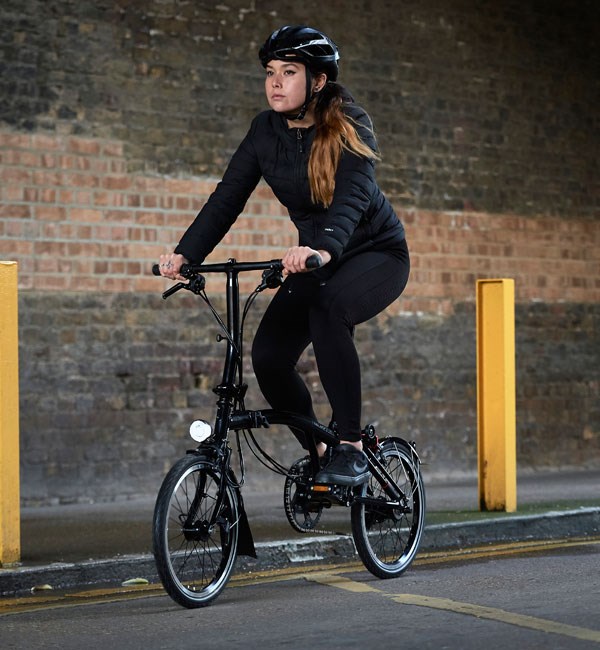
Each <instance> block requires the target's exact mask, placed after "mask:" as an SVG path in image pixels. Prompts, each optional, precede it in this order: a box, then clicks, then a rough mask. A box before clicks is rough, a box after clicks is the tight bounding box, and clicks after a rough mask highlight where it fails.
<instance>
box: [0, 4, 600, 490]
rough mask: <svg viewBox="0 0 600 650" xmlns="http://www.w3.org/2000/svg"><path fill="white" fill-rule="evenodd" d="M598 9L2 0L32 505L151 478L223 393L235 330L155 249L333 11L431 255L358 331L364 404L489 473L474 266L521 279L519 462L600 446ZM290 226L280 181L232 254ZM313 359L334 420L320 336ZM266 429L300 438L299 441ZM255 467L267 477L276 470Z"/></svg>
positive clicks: (136, 485)
mask: <svg viewBox="0 0 600 650" xmlns="http://www.w3.org/2000/svg"><path fill="white" fill-rule="evenodd" d="M341 4H343V9H344V11H343V12H341V11H340V5H341ZM599 14H600V8H599V6H598V5H597V3H595V2H592V1H586V0H578V1H577V2H575V1H574V0H573V1H564V0H563V1H559V0H550V1H549V2H545V3H523V2H517V1H516V0H515V1H509V2H505V3H500V4H499V3H497V2H492V0H486V1H485V2H483V3H481V2H480V3H477V4H476V6H475V4H474V3H471V2H470V1H469V0H452V1H451V2H447V3H442V4H440V3H439V2H436V0H425V1H423V0H419V1H417V0H404V1H403V2H401V3H399V2H388V1H387V0H377V1H376V0H369V1H367V2H364V1H362V0H361V1H360V2H358V1H354V0H348V1H346V0H345V1H344V2H343V3H339V2H336V1H333V0H332V2H329V3H325V4H323V3H317V2H315V1H313V0H307V2H305V3H303V4H302V5H301V6H300V5H297V4H295V3H291V2H287V1H286V0H283V1H279V2H277V3H275V2H271V1H270V0H267V1H265V2H261V3H260V6H259V5H258V4H257V3H253V2H246V1H245V0H234V1H231V2H227V3H221V4H219V5H209V4H205V3H202V4H201V3H190V2H164V1H162V0H150V1H149V2H147V3H142V4H140V3H125V2H115V3H108V4H105V3H97V2H87V1H86V2H74V1H71V0H52V1H50V2H48V1H46V2H42V1H41V0H24V1H21V2H19V3H17V2H16V0H6V1H5V2H3V3H2V7H1V8H0V25H1V30H0V34H1V35H2V36H1V41H0V70H1V72H2V74H1V75H0V258H3V259H16V260H17V261H18V262H19V285H20V301H19V309H20V313H19V317H20V348H21V350H20V364H21V365H20V368H21V373H20V374H21V437H22V452H23V453H22V477H23V479H22V483H23V485H22V494H23V499H24V501H25V502H27V503H41V502H49V501H58V502H64V501H73V500H86V499H113V498H121V497H127V496H132V495H139V494H154V492H155V491H156V487H157V484H158V483H159V481H160V480H161V477H162V474H163V473H164V471H165V470H166V467H167V466H168V465H169V464H170V463H171V462H172V461H173V460H174V458H176V457H177V456H179V455H180V454H181V453H182V452H183V450H184V449H185V448H186V447H187V445H188V443H187V442H186V428H187V423H188V422H189V421H190V420H191V419H192V418H193V417H196V416H197V415H198V413H202V414H203V415H206V413H207V412H208V411H209V410H210V409H211V408H212V406H213V401H214V399H213V395H212V393H211V392H210V390H209V389H210V387H211V386H212V384H213V378H214V374H215V372H217V374H218V371H217V368H218V359H219V356H218V355H219V348H218V346H217V345H216V344H215V343H214V336H215V334H216V329H215V328H214V327H213V326H212V324H211V322H210V320H209V318H208V316H207V314H206V310H204V312H203V313H202V312H201V313H199V314H197V312H196V311H195V309H194V306H195V303H194V302H193V300H192V299H191V298H190V297H186V298H184V299H181V297H180V296H177V297H176V298H174V299H173V300H172V301H169V302H168V303H164V302H163V301H162V300H161V299H160V295H159V294H160V291H161V290H162V289H163V287H164V286H165V284H164V282H163V281H162V280H158V279H155V278H152V277H151V276H150V275H149V268H150V265H151V264H152V262H153V261H154V260H156V257H157V256H158V254H160V253H161V252H164V251H168V250H170V249H172V247H173V245H174V244H175V243H176V242H177V240H178V238H179V236H180V234H181V232H182V230H183V229H184V228H185V227H186V226H187V224H188V223H189V222H190V220H191V219H192V218H193V217H194V215H195V213H196V212H197V211H198V209H199V208H200V207H201V206H202V204H203V203H204V201H205V199H206V197H207V196H208V195H209V193H210V191H211V190H212V188H213V187H214V185H215V183H216V182H217V180H218V178H219V177H220V174H221V173H222V170H223V166H224V165H225V163H226V161H227V159H228V158H229V156H230V154H231V152H232V151H233V149H234V147H235V146H236V144H237V143H238V142H239V140H240V138H241V137H242V136H243V134H244V132H245V130H246V128H247V125H248V123H249V121H250V119H251V117H252V116H253V115H254V114H255V113H256V112H257V111H258V110H261V109H262V108H263V107H264V99H263V97H262V91H261V84H262V71H261V69H260V67H259V66H258V64H257V62H256V59H255V57H256V50H257V48H258V45H259V44H260V42H261V41H262V40H263V39H264V37H265V35H266V34H267V33H268V32H269V31H270V30H271V29H273V28H274V27H276V26H279V25H280V24H282V23H288V22H289V23H293V22H300V21H301V20H304V19H306V17H307V16H311V15H318V16H319V25H318V26H319V27H321V28H322V29H324V30H326V31H329V32H330V33H331V35H332V36H333V37H334V38H335V39H336V40H337V41H338V43H339V45H340V47H341V48H342V56H343V59H342V65H343V67H342V80H343V81H344V83H346V84H347V85H348V86H349V87H350V88H351V89H352V90H353V91H355V92H356V94H357V98H358V99H359V100H360V101H361V102H362V103H363V104H364V105H365V106H366V108H367V109H368V110H369V112H370V113H371V114H372V116H373V118H374V121H375V125H376V130H377V134H378V136H379V140H380V144H381V148H382V152H383V161H382V163H381V164H380V165H379V174H378V176H379V179H380V182H381V185H382V187H383V188H384V190H385V191H386V193H387V194H388V195H389V196H390V197H391V199H392V201H393V203H394V205H395V207H396V208H397V210H398V213H399V214H400V216H401V218H402V220H403V222H404V223H405V225H406V228H407V233H408V239H409V244H410V247H411V254H412V274H411V280H410V283H409V286H408V288H407V290H406V292H405V294H404V296H403V297H402V298H401V299H400V300H399V301H398V302H397V303H396V304H395V305H393V306H392V307H391V308H390V309H389V310H387V311H386V313H385V314H382V315H381V316H380V317H378V318H377V319H374V320H373V321H372V322H371V323H369V324H367V325H365V326H363V327H361V328H359V329H358V330H357V342H358V345H359V349H360V351H361V359H362V362H363V376H364V411H365V420H376V421H377V422H378V424H379V426H380V428H381V430H383V431H392V432H398V433H400V434H401V435H403V436H405V437H407V438H414V439H415V440H416V441H417V443H418V445H419V448H420V450H421V451H422V454H423V458H424V460H425V461H426V462H427V471H428V472H429V473H430V474H434V473H436V474H444V473H453V472H456V473H464V472H474V471H475V468H476V462H475V461H476V417H475V415H476V414H475V407H476V400H475V345H474V340H475V331H474V302H473V301H474V286H475V280H476V279H477V278H482V277H513V278H515V280H516V299H517V306H516V325H517V408H518V421H517V432H518V446H519V447H518V459H519V464H520V467H521V468H522V469H525V468H530V467H533V468H539V467H543V466H552V467H556V466H570V467H578V466H595V467H597V466H599V465H600V413H599V407H598V405H599V404H600V399H599V397H600V375H599V371H598V368H599V367H600V340H599V337H598V331H599V318H600V306H599V305H600V253H599V252H598V251H600V241H599V239H600V227H599V225H598V224H599V221H598V200H599V196H600V192H599V191H598V190H599V185H598V179H599V178H600V174H599V173H598V171H599V170H598V156H597V152H598V124H599V109H598V105H597V94H598V88H599V85H600V82H599V80H598V77H597V72H596V71H597V69H598V66H599V64H600V56H599V46H598V43H599V41H598V39H597V38H596V37H595V34H594V26H595V25H596V24H598V17H599ZM373 35H375V37H374V36H373ZM382 43H383V44H385V47H384V48H382V47H381V44H382ZM293 241H295V237H294V233H293V231H292V229H291V228H290V224H289V220H288V218H287V216H286V215H285V212H284V211H283V210H282V208H281V206H279V205H278V203H277V202H276V201H275V200H274V198H273V196H272V194H271V192H270V190H269V189H268V188H267V187H265V186H263V185H261V186H259V188H257V190H256V192H255V193H254V195H253V196H252V198H251V200H250V201H249V203H248V205H247V206H246V209H245V211H244V213H243V214H242V215H241V217H240V218H239V219H238V221H237V223H236V226H235V228H234V229H233V230H232V231H231V233H230V234H229V235H228V236H227V237H226V239H225V241H224V242H223V244H222V246H221V248H220V249H219V251H217V252H216V253H215V254H213V257H212V259H225V258H227V257H230V256H233V257H237V258H239V259H258V258H274V257H278V256H279V255H280V254H281V252H282V250H283V249H285V248H286V247H287V246H288V245H290V244H291V243H292V242H293ZM251 285H252V281H250V280H249V281H248V282H246V283H245V284H244V285H243V288H244V290H247V289H249V288H250V286H251ZM209 286H210V289H211V294H212V295H214V296H216V298H217V302H218V294H219V292H220V289H221V287H220V285H215V284H212V283H211V285H209ZM265 299H266V296H261V298H260V299H259V304H258V305H257V309H256V311H255V312H254V313H253V315H252V317H251V322H250V324H249V327H248V332H247V335H248V340H249V339H250V338H251V336H252V332H253V330H254V328H255V327H256V322H257V318H258V317H259V315H260V313H261V311H262V309H263V308H264V305H265ZM302 371H303V372H304V373H305V376H306V378H307V380H308V381H309V383H310V384H311V387H312V388H313V389H314V392H315V399H316V405H317V412H318V413H319V415H320V417H321V418H322V419H323V420H326V419H327V418H328V407H327V404H326V401H325V399H324V396H323V395H322V392H321V391H320V389H319V386H318V381H317V375H316V371H315V366H314V361H313V359H312V357H311V354H310V352H309V353H308V354H307V356H306V357H305V358H304V359H303V360H302ZM248 372H249V377H248V378H249V382H250V384H251V391H252V389H254V388H255V386H254V384H253V378H252V376H251V374H250V369H249V368H248ZM252 394H253V395H254V398H253V400H255V402H256V405H261V404H262V402H261V399H260V397H259V396H258V395H257V394H256V392H253V393H252ZM261 435H262V438H263V442H264V444H265V445H266V446H267V447H268V448H269V449H270V450H271V451H274V452H275V453H277V454H279V455H281V457H283V459H287V460H292V459H293V458H295V456H296V455H297V453H298V450H297V448H296V446H295V445H294V443H293V441H292V440H291V439H290V437H289V435H288V434H287V433H282V434H281V435H278V434H277V432H274V431H270V432H263V434H261ZM250 465H251V467H252V477H251V479H250V484H251V485H252V484H254V485H260V486H264V487H272V486H273V484H272V483H271V482H270V477H269V476H266V470H260V469H258V468H256V466H255V465H253V464H252V462H250ZM255 470H256V471H255Z"/></svg>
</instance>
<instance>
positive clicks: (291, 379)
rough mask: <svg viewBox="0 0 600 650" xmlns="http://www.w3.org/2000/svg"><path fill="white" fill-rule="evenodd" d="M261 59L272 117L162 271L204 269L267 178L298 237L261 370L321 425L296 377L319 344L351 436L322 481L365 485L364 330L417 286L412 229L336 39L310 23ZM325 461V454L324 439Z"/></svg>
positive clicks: (259, 123) (264, 338)
mask: <svg viewBox="0 0 600 650" xmlns="http://www.w3.org/2000/svg"><path fill="white" fill-rule="evenodd" d="M259 58H260V61H261V63H262V65H263V67H264V68H265V70H266V79H265V92H266V97H267V102H268V104H269V106H270V110H267V111H264V112H261V113H260V114H259V115H257V116H256V117H255V118H254V120H253V121H252V124H251V126H250V129H249V131H248V134H247V135H246V137H245V138H244V140H243V141H242V143H241V144H240V146H239V147H238V149H237V151H236V152H235V153H234V155H233V157H232V159H231V161H230V163H229V166H228V167H227V170H226V171H225V174H224V176H223V179H222V180H221V182H220V183H219V184H218V185H217V187H216V189H215V191H214V192H213V194H212V195H211V196H210V197H209V199H208V201H207V202H206V204H205V206H204V207H203V208H202V210H201V211H200V213H199V214H198V216H197V217H196V219H195V221H194V222H193V223H192V224H191V225H190V227H189V228H188V230H187V231H186V232H185V234H184V235H183V237H182V239H181V241H180V242H179V244H178V246H177V247H176V248H175V251H174V253H172V254H169V255H161V257H160V265H159V266H160V272H161V275H163V276H165V277H168V278H171V279H180V275H179V271H180V269H181V266H182V264H184V263H187V262H192V263H195V264H200V263H202V262H203V260H204V259H205V257H206V256H207V255H208V254H209V253H210V252H211V251H212V250H213V249H214V248H215V246H216V245H217V244H218V243H219V242H220V241H221V239H222V238H223V237H224V236H225V234H226V233H227V232H228V230H229V228H230V227H231V226H232V225H233V223H234V222H235V220H236V219H237V217H238V216H239V214H240V213H241V212H242V211H243V209H244V206H245V204H246V202H247V200H248V198H249V197H250V195H251V193H252V192H253V190H254V189H255V187H256V185H257V184H258V182H259V180H260V179H261V177H262V178H264V179H265V181H266V182H267V183H268V185H269V186H270V187H271V188H272V190H273V192H274V194H275V195H276V196H277V198H278V199H279V200H280V201H281V203H282V204H283V205H284V206H285V207H286V208H287V210H288V212H289V214H290V218H291V219H292V222H293V223H294V225H295V226H296V228H297V229H298V233H299V241H298V245H297V246H293V247H292V248H290V249H289V250H287V251H286V252H285V254H284V255H283V265H284V269H285V273H286V275H287V277H286V280H285V282H284V284H283V285H282V286H281V288H280V289H279V290H278V291H277V293H276V294H275V296H274V297H273V299H272V301H271V303H270V305H269V307H268V308H267V310H266V312H265V314H264V316H263V319H262V321H261V324H260V326H259V328H258V331H257V333H256V336H255V339H254V343H253V347H252V361H253V366H254V372H255V374H256V377H257V380H258V383H259V386H260V388H261V391H262V392H263V395H264V396H265V398H266V399H267V401H268V402H269V404H270V405H271V406H272V407H273V408H274V409H279V410H285V411H291V412H295V413H300V414H304V415H306V416H307V417H310V418H314V417H315V416H314V412H313V406H312V399H311V396H310V392H309V390H308V388H307V386H306V385H305V383H304V382H303V380H302V379H301V377H300V375H299V374H298V372H297V370H296V364H297V362H298V360H299V358H300V355H301V354H302V352H303V351H304V350H305V349H306V347H307V346H308V345H309V344H310V343H312V345H313V349H314V354H315V359H316V362H317V367H318V371H319V377H320V379H321V382H322V384H323V388H324V390H325V392H326V394H327V397H328V400H329V402H330V405H331V407H332V411H333V415H334V419H335V421H336V425H337V431H338V433H339V437H340V444H339V445H337V446H336V447H335V448H334V450H333V451H334V453H333V457H332V459H331V461H330V462H329V463H328V464H327V465H326V466H325V467H324V468H323V469H322V470H321V471H320V473H319V474H318V475H317V476H316V477H315V480H316V481H317V482H319V483H333V484H336V485H346V486H357V485H361V484H362V483H364V482H365V481H367V480H368V478H369V470H368V465H367V461H366V458H365V456H364V454H363V452H362V443H361V442H360V431H361V378H360V362H359V358H358V354H357V351H356V348H355V345H354V341H353V332H354V327H355V326H356V325H357V324H359V323H362V322H365V321H367V320H369V319H371V318H373V317H374V316H375V315H377V314H378V313H380V312H381V311H383V310H384V309H385V308H386V307H388V306H389V305H390V304H391V303H392V302H393V301H394V300H396V298H398V297H399V296H400V294H401V293H402V291H403V290H404V287H405V286H406V283H407V280H408V275H409V268H410V262H409V254H408V248H407V245H406V241H405V236H404V228H403V226H402V224H401V223H400V221H399V219H398V217H397V215H396V214H395V212H394V210H393V208H392V206H391V205H390V203H389V202H388V200H387V199H386V198H385V196H384V195H383V194H382V192H381V190H380V189H379V187H378V185H377V183H376V181H375V173H374V164H375V160H376V159H377V158H378V157H379V156H378V153H377V144H376V141H375V136H374V133H373V127H372V124H371V120H370V118H369V116H368V115H367V113H366V112H365V111H364V110H363V109H362V108H361V107H359V106H358V105H357V104H355V103H354V100H353V99H352V97H351V96H350V94H349V93H348V91H347V90H346V89H345V88H344V87H343V86H341V85H339V84H338V83H337V77H338V61H339V53H338V49H337V47H336V45H335V44H334V43H333V41H331V40H330V39H329V38H328V37H327V36H326V35H325V34H323V33H321V32H319V31H317V30H315V29H312V28H310V27H306V26H285V27H282V28H281V29H278V30H276V31H275V32H273V33H272V34H271V35H270V36H269V38H268V39H267V40H266V42H265V43H264V45H263V46H262V48H261V49H260V52H259ZM315 253H316V254H318V255H319V256H320V257H321V260H322V268H320V269H318V270H316V271H312V272H310V273H307V272H306V271H307V270H308V269H307V268H306V260H307V259H308V258H309V257H310V256H312V255H314V254H315ZM301 442H302V443H303V444H305V442H304V441H303V440H301ZM319 453H320V454H324V453H325V445H324V443H319Z"/></svg>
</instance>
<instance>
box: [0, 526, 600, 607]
mask: <svg viewBox="0 0 600 650" xmlns="http://www.w3.org/2000/svg"><path fill="white" fill-rule="evenodd" d="M597 544H600V538H578V539H570V540H550V541H542V542H539V541H537V542H536V541H532V542H518V543H505V544H495V545H493V546H483V547H473V548H466V549H453V550H448V551H435V552H429V553H421V554H420V555H419V556H418V557H417V559H416V560H415V562H414V564H415V565H416V566H426V565H430V564H442V563H445V562H452V561H455V562H458V561H462V562H464V561H470V560H477V559H481V558H486V557H497V556H503V555H504V556H505V555H516V554H520V553H532V552H544V551H551V550H559V549H562V548H570V547H576V546H594V545H597ZM323 569H324V570H323ZM364 570H365V569H364V566H363V565H362V563H361V562H358V561H353V562H343V563H338V564H327V565H326V568H324V567H323V565H315V564H312V565H310V567H308V566H306V565H304V566H294V567H287V568H285V569H271V570H266V571H254V572H250V573H244V574H239V575H236V576H233V577H232V578H231V580H230V582H229V584H228V586H227V589H229V588H232V587H244V586H247V585H256V584H268V583H273V582H284V581H288V580H297V579H308V580H313V582H322V583H323V584H333V582H337V584H335V586H340V584H341V583H342V582H343V580H344V579H342V578H341V574H345V573H353V572H356V571H364ZM332 575H335V576H336V578H335V581H334V580H333V578H331V577H330V578H327V580H329V582H326V578H325V577H323V576H332ZM350 582H352V584H353V585H359V586H353V587H351V589H354V590H355V591H357V592H359V591H362V592H366V591H373V590H374V591H378V590H376V589H375V588H374V587H370V586H369V585H366V584H363V583H358V582H353V581H350ZM163 595H165V594H164V591H163V588H162V586H161V585H160V584H149V585H140V586H136V587H122V586H120V587H103V588H90V589H86V590H82V591H74V592H61V591H56V592H53V591H48V592H43V593H37V594H35V595H31V596H24V597H16V598H15V597H4V598H0V616H5V615H9V614H19V613H24V612H31V611H35V610H39V609H56V608H64V607H76V606H80V605H88V604H89V605H91V604H95V603H99V602H104V603H107V602H120V601H123V600H128V599H136V598H150V597H156V596H163Z"/></svg>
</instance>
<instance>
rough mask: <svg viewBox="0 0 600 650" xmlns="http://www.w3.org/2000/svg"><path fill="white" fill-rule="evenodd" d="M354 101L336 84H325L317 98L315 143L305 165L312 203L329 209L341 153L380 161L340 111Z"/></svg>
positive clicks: (350, 120) (351, 121)
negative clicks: (344, 105)
mask: <svg viewBox="0 0 600 650" xmlns="http://www.w3.org/2000/svg"><path fill="white" fill-rule="evenodd" d="M352 101H354V100H353V99H352V97H351V96H350V95H349V94H348V93H347V92H346V91H345V89H344V88H343V87H342V86H340V85H339V84H336V83H332V82H328V83H327V84H325V87H324V88H323V90H322V91H321V92H320V93H319V95H318V96H317V103H316V106H315V123H316V131H315V139H314V141H313V144H312V147H311V151H310V158H309V161H308V180H309V183H310V194H311V198H312V200H313V203H320V204H322V205H324V206H325V207H326V208H327V207H329V206H330V205H331V201H332V200H333V191H334V189H335V173H336V171H337V168H338V164H339V162H340V158H341V155H342V152H343V150H344V149H345V150H346V151H350V152H351V153H354V154H356V155H357V156H362V157H363V158H370V159H379V154H378V153H377V152H376V151H374V150H373V149H371V147H369V146H368V145H367V144H365V143H364V142H363V141H362V140H361V138H360V136H359V135H358V132H357V130H356V127H355V125H354V123H353V120H352V119H351V118H349V117H348V116H347V115H346V114H345V113H344V111H343V109H342V105H343V103H344V102H346V103H347V102H352Z"/></svg>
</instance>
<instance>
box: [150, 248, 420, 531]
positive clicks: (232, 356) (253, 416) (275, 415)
mask: <svg viewBox="0 0 600 650" xmlns="http://www.w3.org/2000/svg"><path fill="white" fill-rule="evenodd" d="M282 269H283V266H282V263H281V260H270V261H266V262H238V261H236V260H235V259H229V260H228V261H227V262H225V263H220V264H205V265H199V266H197V265H184V266H183V267H182V269H181V274H182V275H184V276H185V277H190V278H192V279H191V282H190V284H191V283H192V282H194V280H196V281H198V278H200V279H201V280H200V284H199V287H193V286H191V287H190V286H189V285H186V284H184V283H180V284H178V285H175V286H174V287H172V288H171V289H169V290H167V291H166V292H165V293H164V294H163V297H164V298H167V297H169V296H170V295H172V294H173V293H174V292H175V291H178V290H179V289H182V288H187V289H190V290H192V291H193V292H194V293H198V294H199V293H201V291H202V290H203V289H204V280H203V278H202V276H201V274H203V273H224V274H225V275H226V288H225V296H226V309H227V323H226V336H225V337H224V338H225V340H226V341H227V350H226V353H225V362H224V365H223V373H222V378H221V383H220V384H219V385H217V386H216V387H215V388H214V389H213V391H214V392H215V393H216V395H217V396H218V400H217V412H216V416H215V424H214V433H213V439H214V442H215V444H216V446H217V447H218V448H221V449H222V448H223V444H224V442H225V441H226V440H227V438H228V433H229V431H230V430H235V431H239V430H248V429H256V428H268V427H269V426H270V425H271V424H281V425H286V426H288V427H290V428H292V429H294V428H296V429H299V430H301V431H303V432H304V433H307V434H309V435H307V436H306V442H307V444H308V452H309V455H310V458H311V462H312V464H313V467H314V468H318V467H319V457H318V454H317V448H316V441H321V442H325V443H326V444H327V445H329V446H335V445H337V444H339V441H340V440H339V436H338V434H337V433H336V432H335V431H334V430H332V429H330V428H329V427H326V426H324V425H322V424H320V423H319V422H317V421H316V420H313V419H311V418H309V417H306V416H303V415H300V414H298V413H291V412H289V411H281V410H275V409H264V410H257V411H251V410H247V409H244V410H240V411H236V410H235V405H236V402H237V401H238V400H241V399H243V397H244V395H245V392H246V389H247V386H246V385H245V384H239V383H237V382H236V377H237V374H238V371H239V369H240V364H241V363H242V358H241V350H242V345H243V342H242V328H241V321H240V289H239V274H240V273H243V272H246V271H263V272H267V273H270V274H271V275H272V276H275V275H276V274H281V271H282ZM278 284H281V282H279V283H278ZM268 286H271V285H269V284H268V283H266V280H265V275H264V273H263V284H262V285H260V286H259V288H258V289H257V291H262V290H263V289H265V288H267V287H268ZM275 286H278V285H277V284H276V285H275ZM363 438H364V440H363V441H364V442H365V443H366V444H364V451H365V454H366V456H367V459H368V462H369V467H370V470H371V472H372V474H373V475H374V476H375V478H376V479H377V481H378V482H379V483H380V484H381V485H382V487H383V489H384V491H385V492H386V494H387V495H388V497H389V498H390V500H391V501H390V507H398V504H400V505H401V504H402V503H403V502H404V501H405V495H404V494H403V492H402V490H401V489H400V488H399V487H398V486H397V485H396V483H395V481H394V480H393V478H392V477H391V476H390V475H389V473H388V472H387V471H386V469H385V467H384V466H383V465H382V464H381V463H380V461H379V460H378V458H377V457H376V455H375V453H374V452H373V450H372V449H370V446H374V447H375V446H376V444H377V439H376V437H375V435H374V432H373V433H372V437H371V436H370V435H369V427H367V428H366V429H365V432H364V434H363ZM201 449H202V447H199V450H201ZM415 453H416V452H415ZM227 460H228V458H227V459H226V461H227ZM223 480H226V477H225V474H223ZM355 499H356V500H357V501H363V502H366V501H368V497H361V496H355ZM219 505H220V504H219ZM217 510H218V509H215V511H217ZM212 523H213V524H214V522H212Z"/></svg>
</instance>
